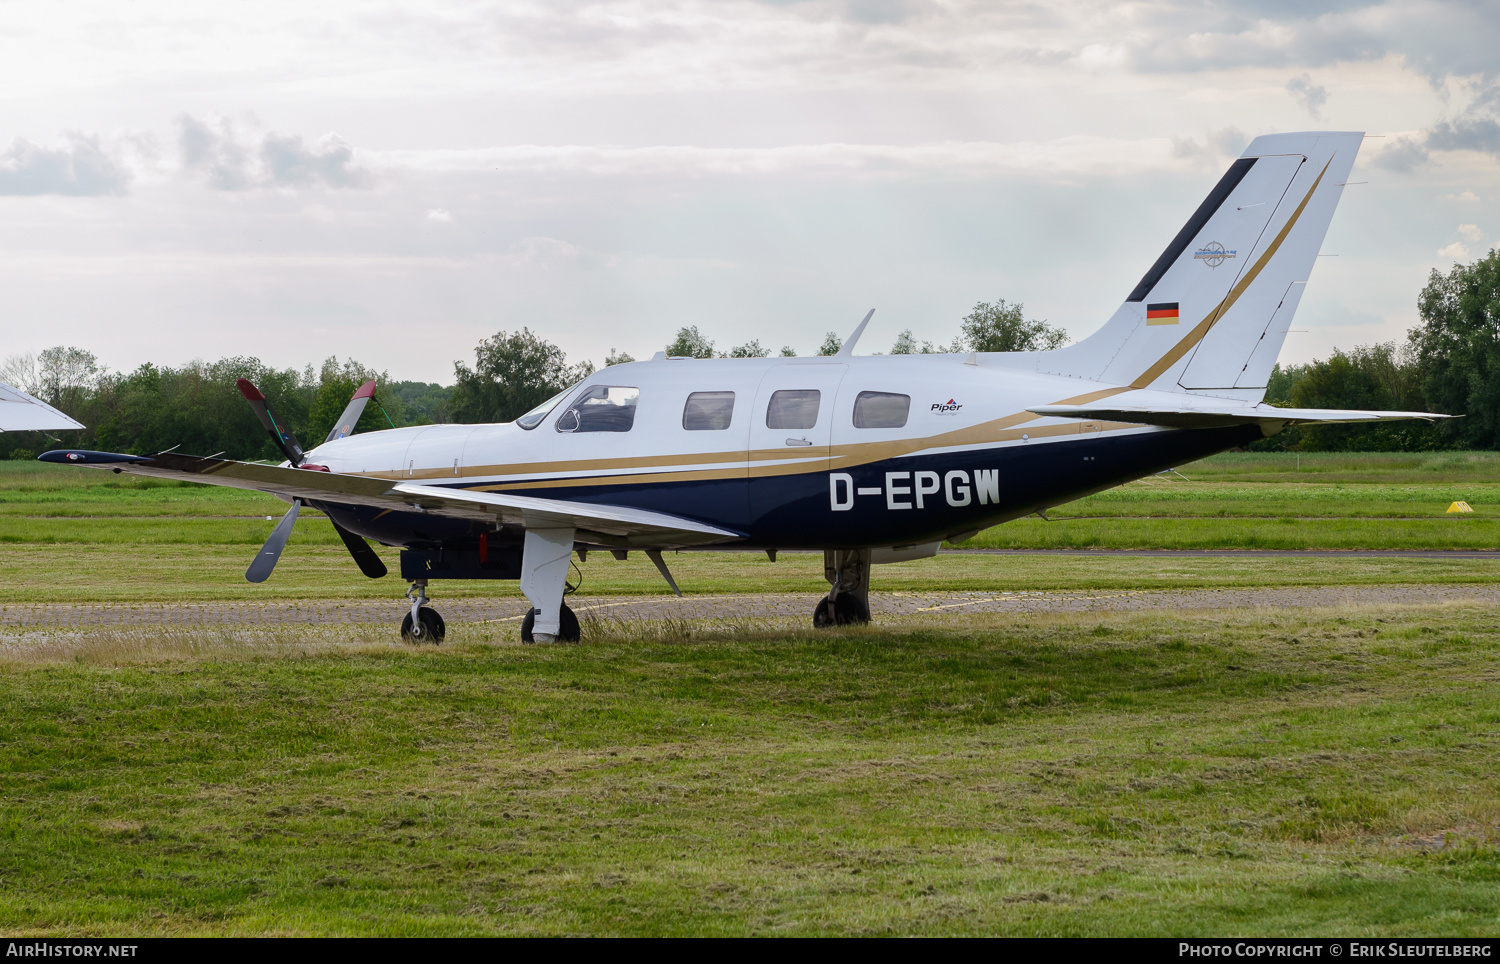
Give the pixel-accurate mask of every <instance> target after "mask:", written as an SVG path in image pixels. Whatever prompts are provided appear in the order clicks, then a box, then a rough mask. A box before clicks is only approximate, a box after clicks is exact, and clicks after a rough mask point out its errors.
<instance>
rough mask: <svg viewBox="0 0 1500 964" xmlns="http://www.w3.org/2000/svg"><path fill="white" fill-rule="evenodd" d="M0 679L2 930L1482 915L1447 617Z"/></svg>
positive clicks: (1483, 880) (971, 926)
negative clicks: (0, 706) (0, 712)
mask: <svg viewBox="0 0 1500 964" xmlns="http://www.w3.org/2000/svg"><path fill="white" fill-rule="evenodd" d="M593 639H594V641H593V642H592V643H590V644H588V645H585V646H571V647H570V646H562V647H521V646H517V645H508V644H503V643H502V644H499V645H490V644H485V643H483V642H477V643H472V644H468V645H463V646H459V647H444V648H443V649H442V650H429V651H406V652H402V651H399V650H395V649H393V647H391V646H390V645H389V643H387V642H386V641H385V639H384V637H383V636H382V637H381V638H380V639H379V640H378V641H374V642H371V641H367V640H366V639H365V638H364V637H362V636H361V635H360V634H359V633H358V632H354V631H346V632H344V633H336V634H332V635H331V636H329V637H326V638H321V639H318V640H316V641H314V640H309V639H307V638H305V637H302V636H296V637H292V636H264V635H252V634H225V635H204V634H202V633H198V634H194V635H192V636H173V635H171V634H167V635H162V634H160V633H152V634H149V635H146V634H141V635H131V634H96V635H93V636H90V637H89V638H87V639H72V638H54V639H52V640H50V641H47V642H42V643H35V642H33V643H32V644H30V645H12V646H8V647H6V649H5V654H6V656H7V657H8V660H7V662H6V664H5V665H4V666H3V668H0V693H3V696H0V698H3V700H4V702H5V706H6V712H5V713H4V714H3V715H0V792H3V793H4V798H5V800H6V801H7V804H6V807H5V809H4V811H3V813H0V840H3V841H4V846H3V849H0V880H3V883H0V929H3V930H5V931H8V932H10V933H28V934H31V933H43V932H45V933H56V934H69V933H75V934H76V933H91V934H97V933H145V934H150V933H166V934H191V933H213V934H233V933H255V934H260V933H299V934H355V933H358V934H482V933H511V934H584V933H596V934H597V933H614V934H754V933H759V934H829V933H840V934H842V933H871V934H884V933H902V934H978V933H985V934H1157V935H1164V934H1339V935H1348V936H1353V935H1374V934H1383V935H1431V934H1493V933H1494V932H1495V931H1496V930H1497V927H1500V855H1497V851H1496V849H1495V847H1494V842H1495V838H1496V834H1497V833H1500V827H1497V820H1500V795H1497V789H1500V786H1497V784H1500V777H1497V775H1496V773H1495V769H1494V756H1495V752H1496V746H1497V741H1496V737H1497V725H1500V689H1497V687H1496V685H1495V683H1496V669H1497V656H1500V639H1497V636H1496V633H1495V630H1494V619H1493V613H1492V612H1489V611H1483V610H1468V609H1465V608H1464V607H1461V606H1453V607H1444V608H1401V609H1373V610H1349V611H1340V612H1334V613H1326V612H1325V613H1317V614H1307V613H1297V612H1289V613H1241V614H1234V615H1228V616H1225V615H1223V614H1214V615H1203V616H1192V617H1144V618H1143V617H1134V618H1129V619H1123V618H1102V619H1101V618H1098V617H1089V618H1087V619H1077V618H1056V617H1054V618H1029V619H1022V620H1012V621H1007V622H1005V623H1003V624H1001V623H994V622H991V623H983V622H977V621H974V620H965V621H954V622H952V623H951V624H945V625H937V626H927V627H926V628H924V629H921V630H911V629H902V628H900V627H896V628H885V629H870V630H864V631H840V632H835V633H824V634H817V635H814V634H813V633H812V632H811V631H804V632H785V633H776V634H772V635H767V634H764V633H756V632H754V631H750V630H739V631H736V630H734V629H733V628H732V627H731V628H721V629H720V630H719V631H718V632H716V633H715V632H708V631H700V632H698V633H696V634H695V633H694V632H692V631H691V630H689V629H687V628H685V627H675V626H670V625H658V626H640V625H637V626H632V627H622V626H616V627H613V628H609V627H605V628H604V630H603V631H602V632H599V631H596V632H595V634H594V636H593Z"/></svg>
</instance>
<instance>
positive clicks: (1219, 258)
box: [1193, 241, 1239, 268]
mask: <svg viewBox="0 0 1500 964" xmlns="http://www.w3.org/2000/svg"><path fill="white" fill-rule="evenodd" d="M1237 254H1239V252H1238V251H1227V250H1225V248H1224V246H1223V245H1222V244H1220V243H1219V242H1217V241H1210V242H1208V243H1207V244H1205V245H1204V246H1203V247H1201V248H1199V249H1198V250H1197V251H1194V252H1193V260H1194V261H1202V262H1204V263H1205V264H1207V265H1208V266H1209V267H1210V268H1217V267H1218V266H1219V265H1221V264H1223V263H1224V262H1225V261H1229V260H1231V259H1233V258H1234V257H1235V256H1236V255H1237Z"/></svg>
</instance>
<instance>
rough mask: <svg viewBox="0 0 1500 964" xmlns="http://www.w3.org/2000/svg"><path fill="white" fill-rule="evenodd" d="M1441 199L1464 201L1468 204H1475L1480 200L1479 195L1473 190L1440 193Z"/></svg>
mask: <svg viewBox="0 0 1500 964" xmlns="http://www.w3.org/2000/svg"><path fill="white" fill-rule="evenodd" d="M1438 200H1439V201H1463V202H1465V203H1466V204H1475V203H1477V202H1478V201H1479V195H1477V194H1475V193H1474V192H1473V191H1465V192H1463V193H1462V194H1439V195H1438Z"/></svg>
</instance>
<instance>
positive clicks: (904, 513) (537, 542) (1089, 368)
mask: <svg viewBox="0 0 1500 964" xmlns="http://www.w3.org/2000/svg"><path fill="white" fill-rule="evenodd" d="M1362 137H1363V135H1362V134H1360V133H1328V132H1314V133H1300V134H1275V135H1269V136H1265V137H1258V138H1256V139H1255V140H1254V141H1253V142H1252V143H1251V144H1250V146H1249V147H1248V148H1247V149H1246V150H1245V152H1244V154H1243V155H1242V156H1241V157H1240V158H1239V159H1238V160H1236V161H1234V162H1233V164H1231V165H1230V167H1229V170H1228V171H1227V172H1226V173H1225V174H1224V175H1223V177H1221V178H1220V179H1219V181H1218V183H1217V184H1215V185H1214V186H1213V189H1212V190H1211V191H1210V192H1209V194H1208V197H1207V198H1206V199H1205V200H1204V201H1203V203H1202V204H1201V205H1200V206H1199V207H1198V209H1197V210H1196V211H1194V212H1193V214H1192V216H1191V217H1190V218H1189V219H1188V221H1187V223H1186V224H1184V225H1183V227H1182V230H1180V231H1179V232H1178V233H1177V236H1176V237H1174V238H1173V239H1172V240H1171V242H1170V243H1168V244H1167V246H1166V249H1165V250H1164V251H1162V253H1161V255H1160V257H1158V258H1157V259H1156V260H1155V261H1154V262H1153V263H1152V264H1151V265H1150V267H1149V268H1148V269H1147V270H1146V273H1145V275H1144V276H1142V278H1141V281H1140V283H1139V284H1138V285H1136V286H1135V288H1134V290H1132V291H1131V292H1130V293H1129V295H1128V296H1127V297H1126V298H1125V301H1124V303H1123V304H1121V305H1120V307H1119V309H1118V310H1117V311H1116V312H1115V313H1114V315H1113V316H1112V317H1110V319H1109V320H1108V321H1107V322H1105V323H1104V325H1103V326H1102V327H1101V328H1100V329H1099V330H1098V331H1096V332H1095V333H1094V334H1092V335H1090V336H1089V337H1087V338H1085V339H1083V340H1082V341H1080V342H1078V343H1076V344H1073V345H1069V346H1067V347H1064V348H1058V349H1054V350H1050V351H1034V352H1003V353H999V352H994V353H992V352H978V353H970V354H968V355H964V354H934V355H898V356H878V355H877V356H856V355H855V354H854V348H855V346H856V344H857V343H858V341H859V336H860V334H861V333H862V332H863V331H864V327H865V325H867V324H868V323H869V320H870V316H869V315H866V316H865V319H864V321H863V322H861V323H860V325H859V327H858V328H856V329H855V331H854V333H853V334H852V335H851V336H850V338H849V340H848V341H846V342H845V343H844V346H843V349H842V350H841V351H840V352H839V353H838V354H837V355H834V356H830V357H817V358H748V359H691V358H667V357H664V356H663V355H661V354H658V355H657V356H656V357H655V358H653V359H651V360H650V361H646V362H633V363H630V364H624V365H616V366H613V367H610V368H605V369H603V370H601V371H598V372H595V373H594V374H593V375H591V376H589V377H588V378H586V379H584V380H583V381H582V382H580V383H579V384H577V385H574V386H573V387H571V388H569V389H567V390H566V391H564V392H561V393H560V394H558V395H557V396H556V397H554V398H552V399H549V400H548V401H546V402H545V403H543V404H541V405H539V406H537V407H536V408H535V409H533V410H532V411H530V412H528V413H527V414H525V415H523V416H522V417H520V418H518V419H516V420H515V421H513V422H506V423H502V424H493V425H427V426H417V427H411V428H400V429H392V430H389V431H380V432H370V433H366V434H363V435H351V434H350V427H351V426H353V425H354V423H355V422H356V421H357V420H358V417H359V413H360V411H361V410H362V409H363V407H364V404H365V401H366V399H367V398H368V397H369V396H370V395H371V394H373V392H374V387H375V386H374V383H373V382H371V383H369V384H367V385H365V386H363V387H362V388H361V389H360V391H359V392H358V393H356V396H355V398H354V400H353V401H352V402H351V403H350V407H349V410H348V411H347V412H346V413H345V415H344V417H343V418H341V419H340V422H339V426H338V427H336V428H335V429H334V430H333V432H332V433H330V435H329V437H328V438H327V439H326V440H325V441H324V442H323V443H322V444H321V445H319V446H317V447H316V448H314V449H312V450H311V451H307V452H304V451H303V450H302V448H301V446H300V445H299V444H298V443H297V442H296V440H295V439H293V438H292V437H291V436H290V434H289V433H288V432H286V431H285V429H284V428H283V427H282V425H281V423H280V422H278V421H277V420H276V418H275V415H274V413H272V412H271V410H270V409H269V407H268V406H267V403H266V400H265V399H264V397H263V396H261V394H260V393H259V392H258V391H257V390H256V389H255V387H254V386H253V385H251V384H250V383H249V382H242V383H241V390H242V391H243V392H244V393H245V395H246V397H247V398H248V399H249V400H250V401H251V404H252V405H253V406H255V408H256V410H257V412H258V413H259V414H260V416H261V419H262V421H263V422H264V423H265V424H266V426H267V428H268V429H269V430H270V431H271V434H272V435H273V437H274V438H275V439H276V441H277V444H278V445H280V446H281V448H282V450H283V452H284V453H285V454H286V456H287V460H286V462H284V463H282V464H281V465H279V466H273V465H265V464H257V463H249V462H236V461H230V460H227V459H221V458H216V457H206V458H198V457H194V456H189V455H182V454H178V453H159V454H156V455H151V456H139V455H124V454H116V453H106V452H88V451H79V450H59V451H53V452H48V453H46V454H45V455H43V456H41V458H42V459H43V460H45V461H49V462H60V463H66V464H75V465H85V466H89V467H92V468H100V469H108V470H111V471H114V472H121V473H128V474H131V475H147V476H156V477H164V478H175V479H185V480H191V481H195V482H203V483H208V484H211V485H228V486H235V487H238V488H245V489H256V490H259V491H263V492H270V493H273V494H275V495H277V496H279V497H281V498H282V499H285V500H288V501H290V502H291V503H292V508H291V510H290V511H289V512H288V513H287V514H286V517H285V518H284V519H282V521H281V523H280V524H279V525H278V526H277V527H276V529H275V531H274V532H273V533H272V535H271V538H270V540H269V541H268V542H267V543H266V546H265V548H264V549H263V550H262V552H261V554H260V555H259V556H258V557H257V558H256V560H255V562H254V563H253V564H252V565H251V566H250V569H249V571H248V572H247V573H246V578H248V579H250V580H251V581H255V582H259V581H262V580H264V579H265V578H266V577H267V576H269V575H270V572H271V569H272V568H273V567H274V566H275V564H276V560H277V559H278V558H279V557H280V554H281V550H282V548H283V547H284V546H285V544H286V540H287V537H288V536H289V535H290V533H291V529H292V524H293V522H294V521H295V519H296V517H297V512H298V509H299V508H300V507H301V506H302V505H309V506H313V507H315V508H317V509H320V510H321V511H323V512H324V513H325V514H326V515H327V517H328V518H329V520H330V521H331V522H332V523H333V525H334V526H335V528H336V529H337V530H338V532H339V533H340V535H341V536H342V537H343V539H344V542H345V544H346V545H348V547H349V549H350V552H351V553H352V555H353V556H354V559H355V561H356V562H357V563H358V565H359V567H360V568H361V570H362V571H363V572H364V573H365V575H367V576H371V577H377V576H383V575H385V572H386V568H385V565H384V564H383V563H382V562H381V560H380V558H379V557H378V556H377V555H376V553H375V552H374V550H373V549H371V548H370V546H369V545H368V544H367V543H366V541H365V540H366V539H369V540H373V541H375V542H378V543H381V544H383V545H386V546H392V547H399V548H400V549H401V550H402V551H401V575H402V578H403V579H405V580H406V581H408V582H409V583H411V588H410V589H409V590H408V592H407V597H408V599H409V600H410V601H411V607H410V612H409V613H407V614H406V616H405V619H404V621H403V622H402V634H403V636H404V637H405V638H406V639H408V640H410V641H434V642H435V641H441V639H442V637H443V635H444V633H445V631H446V630H445V627H444V624H443V620H442V618H441V617H440V616H439V615H438V614H437V612H436V611H435V610H433V609H432V607H431V606H429V605H427V603H428V601H429V600H428V597H427V587H428V585H429V584H430V582H431V581H432V580H438V579H519V580H520V588H521V591H522V593H524V594H525V596H526V597H527V599H529V600H530V602H531V605H532V609H531V611H530V613H529V615H528V616H527V617H526V620H525V622H524V623H523V625H522V629H521V633H522V639H524V640H526V641H533V640H552V639H564V640H576V639H578V638H579V624H578V620H577V618H576V616H575V615H574V614H573V613H572V611H571V610H570V609H569V608H568V607H567V605H566V604H565V601H564V600H565V593H566V592H567V589H568V586H567V575H568V571H569V566H570V564H571V561H572V556H573V554H574V553H575V552H577V553H578V556H579V558H580V560H583V559H586V557H587V553H588V552H589V551H609V552H612V553H614V554H615V556H616V557H618V558H623V557H624V556H625V555H626V554H627V553H628V552H630V551H631V550H638V551H644V552H645V553H646V554H647V556H649V557H650V559H651V560H652V561H653V562H654V563H655V565H656V566H657V568H658V569H660V570H661V573H662V575H663V576H664V577H665V578H666V579H667V581H668V583H669V584H670V585H671V586H672V588H673V590H674V591H675V590H676V589H677V586H676V583H675V582H674V581H673V580H672V576H671V574H670V573H669V572H668V571H667V567H666V565H665V563H664V561H663V559H662V555H661V554H662V552H663V551H664V550H682V549H713V550H739V551H758V552H766V553H768V554H770V556H771V558H773V559H774V558H775V554H776V552H777V551H778V550H792V549H801V550H808V549H811V550H822V551H823V553H824V568H825V574H826V576H827V579H828V582H829V583H830V586H831V588H830V590H829V592H828V594H827V596H826V597H825V598H824V599H823V600H822V601H821V602H819V603H818V605H817V609H816V611H815V613H814V617H813V618H814V622H815V623H816V624H817V625H830V624H843V623H861V622H866V621H868V620H869V618H870V617H869V606H868V600H867V590H868V587H869V578H870V567H871V566H872V565H874V564H878V563H883V562H895V561H901V560H908V559H918V558H922V557H926V556H932V555H935V554H936V553H937V550H938V546H939V545H940V544H941V543H942V542H943V541H944V540H947V539H953V540H961V539H964V538H966V537H968V536H969V535H972V534H973V533H976V532H978V531H979V530H980V529H984V528H986V527H988V526H993V525H996V524H998V523H1002V522H1005V521H1007V520H1010V519H1015V518H1019V517H1021V516H1026V515H1030V514H1032V513H1034V512H1044V511H1045V510H1046V509H1047V508H1049V507H1051V506H1056V505H1059V504H1062V503H1065V502H1070V501H1072V500H1074V499H1078V498H1081V497H1083V496H1086V495H1089V494H1091V493H1094V492H1099V491H1101V490H1104V489H1108V488H1111V487H1114V486H1117V485H1121V484H1123V483H1126V482H1129V481H1131V480H1133V479H1138V478H1142V477H1144V476H1149V475H1152V474H1154V473H1157V472H1161V471H1163V470H1165V469H1168V468H1171V467H1173V466H1177V465H1181V464H1183V463H1185V462H1190V461H1192V460H1194V459H1199V458H1203V457H1204V456H1207V455H1211V454H1213V453H1215V452H1222V451H1225V450H1227V449H1232V448H1236V447H1239V446H1243V445H1245V444H1247V443H1250V442H1253V441H1255V440H1256V439H1260V438H1264V437H1266V436H1269V435H1274V434H1275V433H1277V432H1279V431H1281V430H1282V429H1283V428H1285V427H1287V426H1289V425H1296V424H1305V423H1313V422H1370V421H1378V420H1383V419H1405V418H1428V419H1430V418H1439V417H1443V416H1434V415H1431V414H1428V413H1426V412H1371V411H1334V410H1322V409H1287V408H1275V407H1271V406H1267V405H1264V404H1261V402H1262V399H1263V397H1264V395H1265V388H1266V383H1267V380H1268V378H1269V376H1270V373H1271V367H1272V365H1273V364H1274V363H1275V361H1276V357H1277V354H1278V352H1279V351H1280V350H1281V345H1282V341H1283V340H1284V339H1285V337H1286V333H1287V330H1288V329H1289V328H1290V327H1291V322H1292V315H1293V314H1294V312H1296V310H1297V304H1298V302H1299V301H1300V300H1301V298H1302V292H1303V290H1304V288H1305V287H1306V285H1307V280H1308V276H1309V275H1310V274H1311V272H1312V268H1313V264H1314V263H1315V260H1316V257H1317V254H1318V249H1319V247H1320V246H1321V245H1322V243H1323V238H1324V235H1325V233H1326V232H1327V230H1328V225H1329V222H1330V221H1331V220H1332V218H1333V212H1334V208H1335V207H1336V206H1337V204H1338V201H1339V198H1340V196H1341V195H1342V194H1343V189H1344V184H1345V182H1346V181H1347V180H1348V176H1349V171H1350V169H1351V167H1352V166H1353V164H1354V158H1355V155H1356V154H1357V153H1358V151H1359V148H1360V144H1361V141H1362Z"/></svg>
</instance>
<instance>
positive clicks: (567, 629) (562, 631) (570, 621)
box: [521, 604, 583, 643]
mask: <svg viewBox="0 0 1500 964" xmlns="http://www.w3.org/2000/svg"><path fill="white" fill-rule="evenodd" d="M534 626H536V609H535V608H534V607H533V608H531V609H528V610H526V618H525V619H523V620H521V642H523V643H534V642H536V638H535V637H534V636H533V635H532V633H531V631H532V628H533V627H534ZM582 638H583V630H582V629H581V628H580V627H579V625H578V617H577V616H575V615H573V610H571V609H569V608H568V607H567V605H566V604H564V605H563V607H562V611H561V612H559V613H558V614H557V639H558V642H563V643H576V642H578V641H579V640H580V639H582Z"/></svg>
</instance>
